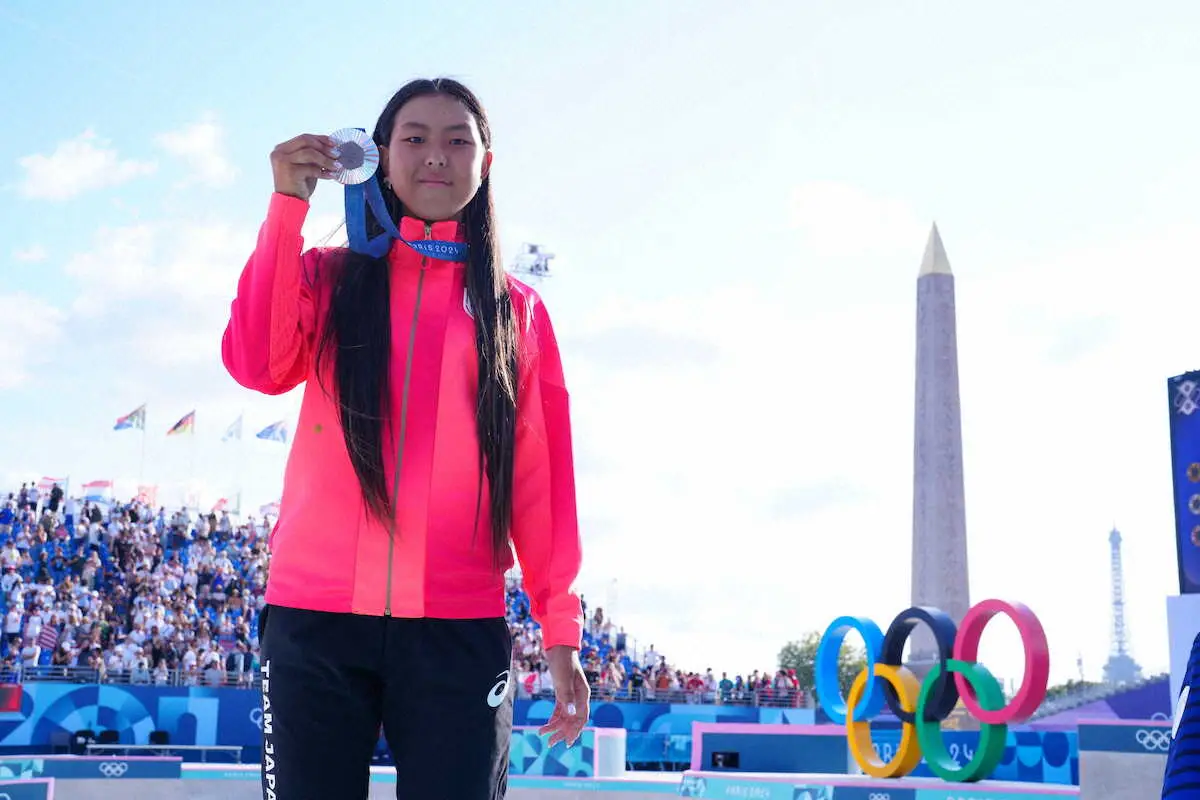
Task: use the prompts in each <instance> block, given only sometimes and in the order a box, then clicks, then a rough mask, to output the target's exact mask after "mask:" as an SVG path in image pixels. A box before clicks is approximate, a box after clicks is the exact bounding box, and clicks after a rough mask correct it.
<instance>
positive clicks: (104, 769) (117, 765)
mask: <svg viewBox="0 0 1200 800" xmlns="http://www.w3.org/2000/svg"><path fill="white" fill-rule="evenodd" d="M128 771H129V764H127V763H126V762H124V761H102V762H100V774H101V775H103V776H104V777H106V778H119V777H121V776H122V775H124V774H125V773H126V772H128Z"/></svg>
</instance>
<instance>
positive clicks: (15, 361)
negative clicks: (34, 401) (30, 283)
mask: <svg viewBox="0 0 1200 800" xmlns="http://www.w3.org/2000/svg"><path fill="white" fill-rule="evenodd" d="M0 308H3V309H4V310H5V311H4V318H5V321H4V327H5V333H4V335H3V336H0V364H3V365H4V367H3V369H0V389H12V388H15V387H17V386H21V385H22V384H24V383H26V382H27V381H29V380H31V379H32V377H33V373H35V372H36V371H37V369H38V368H39V367H40V366H41V365H43V364H45V363H46V362H48V361H50V354H51V351H52V350H53V348H54V346H55V345H57V344H58V342H59V340H60V339H61V338H62V326H63V322H64V320H65V318H66V317H65V315H64V314H63V312H62V311H61V310H60V309H58V308H56V307H54V306H52V305H50V304H49V303H47V302H46V301H44V300H42V299H40V298H37V297H33V296H32V295H28V294H25V293H23V292H18V293H16V294H0Z"/></svg>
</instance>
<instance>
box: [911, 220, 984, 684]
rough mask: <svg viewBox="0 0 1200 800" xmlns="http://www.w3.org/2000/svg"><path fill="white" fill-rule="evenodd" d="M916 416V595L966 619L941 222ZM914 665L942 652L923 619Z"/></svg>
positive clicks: (920, 307)
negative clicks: (938, 650)
mask: <svg viewBox="0 0 1200 800" xmlns="http://www.w3.org/2000/svg"><path fill="white" fill-rule="evenodd" d="M916 366H917V379H916V408H915V411H916V420H915V429H914V441H913V537H912V603H913V605H925V606H936V607H938V608H940V609H941V610H942V611H945V612H946V613H947V614H949V615H950V616H951V617H953V618H954V621H955V622H956V623H961V622H962V619H963V616H964V615H965V614H966V613H967V609H968V608H969V607H970V587H969V584H970V581H969V578H968V566H967V521H966V508H965V500H964V494H963V459H962V419H961V414H960V407H959V394H958V335H957V326H956V324H955V307H954V275H953V274H951V272H950V261H949V259H948V258H947V257H946V248H945V247H944V246H943V245H942V237H941V236H940V235H939V233H938V229H937V225H936V224H935V225H934V226H933V229H932V230H931V231H930V232H929V242H928V243H927V244H926V246H925V257H924V258H923V259H922V260H921V271H920V274H919V275H918V277H917V365H916ZM909 652H910V656H909V664H910V667H911V668H912V669H913V670H914V672H917V673H918V674H919V675H923V674H924V673H925V672H926V671H927V670H928V667H929V666H930V665H931V664H932V662H933V661H935V660H936V659H937V650H936V647H935V645H934V641H933V637H932V635H930V633H929V631H928V629H926V628H925V626H924V625H920V626H918V627H917V629H916V630H914V631H913V636H912V640H911V644H910V651H909Z"/></svg>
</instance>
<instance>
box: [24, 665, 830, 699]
mask: <svg viewBox="0 0 1200 800" xmlns="http://www.w3.org/2000/svg"><path fill="white" fill-rule="evenodd" d="M35 682H44V683H81V684H90V683H104V684H116V685H123V686H207V687H222V686H223V687H231V688H241V689H258V688H260V686H261V674H260V673H259V671H258V670H253V671H247V672H228V671H226V670H224V669H219V668H215V667H214V668H209V669H203V670H199V669H198V670H182V669H170V670H143V669H131V670H127V669H120V670H110V669H103V670H99V669H93V668H91V667H65V666H53V665H51V666H33V667H31V666H24V665H19V666H17V667H16V668H14V669H8V670H0V683H35ZM591 686H592V702H594V703H595V702H604V703H679V704H689V705H728V706H757V707H768V708H812V707H813V695H812V693H811V692H803V691H800V692H795V691H775V690H759V691H750V690H745V689H743V690H741V691H733V692H729V693H727V694H723V693H721V692H720V691H716V692H710V691H688V690H685V689H649V688H640V689H633V688H614V687H611V686H606V685H603V684H602V683H593V684H592V685H591ZM517 697H519V698H524V699H535V700H553V699H554V693H553V692H552V691H543V692H537V693H534V694H532V695H531V694H530V693H529V692H527V691H525V688H524V687H521V686H518V687H517Z"/></svg>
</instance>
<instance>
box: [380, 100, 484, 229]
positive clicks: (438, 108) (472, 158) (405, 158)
mask: <svg viewBox="0 0 1200 800" xmlns="http://www.w3.org/2000/svg"><path fill="white" fill-rule="evenodd" d="M379 155H380V163H381V166H382V169H383V173H384V175H385V176H386V177H387V179H388V180H389V181H390V182H391V185H392V191H393V192H395V194H396V196H397V197H399V198H400V202H401V203H403V204H404V210H405V213H407V214H410V215H412V216H415V217H419V218H420V219H424V220H426V221H428V222H437V221H441V220H457V219H459V217H460V215H461V213H462V210H463V209H464V208H466V205H467V203H469V202H471V198H473V197H474V196H475V193H476V192H477V191H479V186H480V184H481V183H483V179H484V178H486V177H487V174H488V170H489V169H490V168H491V164H492V154H491V152H490V151H488V150H486V149H485V148H484V146H483V141H482V138H481V137H480V134H479V124H478V122H477V121H476V120H475V117H474V116H473V115H472V114H471V113H470V112H469V111H467V109H466V106H464V105H463V104H462V103H461V102H459V101H458V100H457V99H455V98H453V97H449V96H447V95H425V96H421V97H414V98H413V99H412V100H409V101H408V102H407V103H405V104H404V106H403V107H402V108H401V109H400V110H399V111H398V112H397V113H396V119H395V120H394V121H393V124H392V138H391V146H390V147H382V148H380V152H379Z"/></svg>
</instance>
